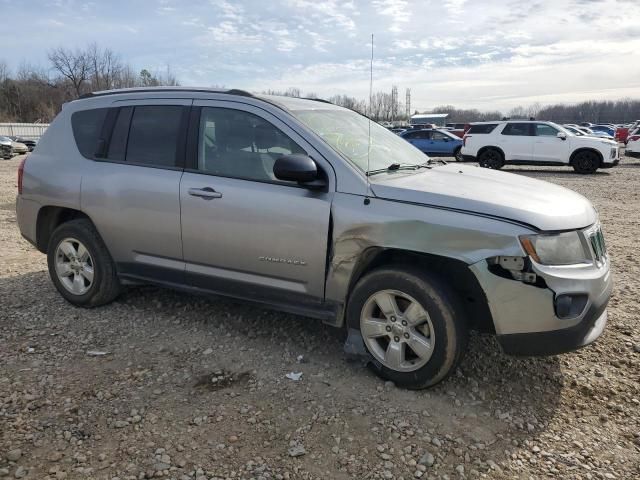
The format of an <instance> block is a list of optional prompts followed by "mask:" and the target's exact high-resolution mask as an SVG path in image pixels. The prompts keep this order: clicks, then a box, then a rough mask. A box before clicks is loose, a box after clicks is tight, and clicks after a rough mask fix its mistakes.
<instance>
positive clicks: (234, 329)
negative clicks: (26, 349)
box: [0, 271, 565, 438]
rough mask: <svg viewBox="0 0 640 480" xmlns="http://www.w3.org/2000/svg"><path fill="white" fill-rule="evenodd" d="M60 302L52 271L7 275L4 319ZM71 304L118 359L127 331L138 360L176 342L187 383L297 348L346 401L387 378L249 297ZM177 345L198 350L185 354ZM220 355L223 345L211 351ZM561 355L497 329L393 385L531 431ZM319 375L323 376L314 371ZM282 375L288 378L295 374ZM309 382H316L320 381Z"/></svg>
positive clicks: (0, 286) (260, 364)
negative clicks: (447, 369) (424, 380)
mask: <svg viewBox="0 0 640 480" xmlns="http://www.w3.org/2000/svg"><path fill="white" fill-rule="evenodd" d="M58 303H61V304H64V303H65V302H64V300H63V299H62V298H61V297H60V296H59V295H58V293H57V292H56V291H55V289H54V287H53V285H52V284H51V283H50V280H49V278H48V274H47V272H44V271H41V272H33V273H28V274H24V275H18V276H13V277H4V278H0V312H1V313H0V322H12V323H13V320H14V319H16V320H17V321H22V322H23V323H24V320H19V319H20V317H19V316H20V315H22V313H21V310H22V308H23V307H24V306H25V305H32V306H36V308H37V310H38V311H40V315H38V317H37V319H36V318H35V317H34V319H32V320H30V322H32V321H35V322H37V323H42V324H43V325H44V324H47V323H49V322H52V323H55V322H56V321H57V320H56V318H55V315H56V314H55V313H51V314H49V313H48V312H49V309H50V308H51V309H52V310H51V311H52V312H56V311H60V306H61V305H58ZM70 313H71V316H72V318H73V319H72V320H71V323H70V324H69V326H68V327H65V328H71V329H72V330H75V331H76V332H79V331H81V332H86V334H87V335H90V334H91V335H93V336H94V338H95V340H96V341H100V342H102V343H103V344H104V347H105V348H107V349H109V350H110V351H111V352H113V358H115V359H118V358H127V359H128V360H131V359H130V358H129V357H128V356H129V355H132V353H133V352H132V351H130V350H121V351H119V350H118V349H119V348H120V345H119V344H120V342H122V341H124V340H123V339H126V343H127V344H128V345H138V346H139V347H137V348H139V349H140V350H141V351H142V353H139V355H141V356H139V357H138V359H137V360H136V361H137V362H138V363H140V364H143V363H150V364H162V362H163V361H169V360H167V359H166V358H165V359H164V360H163V357H170V356H171V355H174V354H173V353H169V354H167V352H172V351H175V355H178V357H179V359H180V362H185V365H189V364H191V363H193V364H194V365H198V370H200V375H199V376H198V377H196V378H195V379H194V380H195V385H194V383H192V382H190V388H194V387H195V388H197V389H203V390H211V391H215V390H218V389H226V388H229V387H232V386H233V385H234V384H244V383H245V382H246V381H247V380H248V379H249V374H248V373H230V371H231V370H232V369H233V370H235V367H236V366H237V367H240V363H241V362H242V363H244V365H243V366H242V368H243V369H245V370H243V372H246V371H247V370H246V369H248V370H252V369H255V370H257V371H259V372H260V376H263V375H268V376H274V377H275V378H282V377H283V376H284V372H287V371H290V370H291V369H292V368H293V369H302V366H301V365H297V363H299V362H296V357H297V356H298V355H304V357H305V364H306V365H305V366H304V371H305V377H304V378H305V382H315V385H316V387H315V388H318V389H321V388H326V387H325V386H323V385H326V386H329V385H331V386H332V388H333V387H334V386H335V387H336V388H338V389H339V390H338V391H339V392H340V395H339V396H340V397H341V399H340V400H339V402H340V403H349V402H350V401H351V400H352V398H351V397H354V396H355V397H354V398H358V397H359V396H361V395H362V394H363V392H367V391H369V392H371V393H372V394H373V393H375V391H376V388H377V387H379V386H380V385H382V382H380V381H378V380H377V379H375V378H374V377H373V374H371V373H368V370H367V369H363V368H362V366H361V365H360V364H358V363H357V362H347V361H345V356H344V354H343V350H342V347H343V342H344V331H343V330H340V329H335V328H333V327H329V326H327V325H324V324H322V323H321V322H320V321H317V320H314V319H309V318H304V317H299V316H294V315H289V314H284V313H280V312H276V311H271V310H266V309H263V308H260V307H256V306H252V305H249V304H246V303H239V302H238V303H237V302H234V301H231V300H226V299H218V298H210V297H200V296H194V295H189V294H184V293H179V292H174V291H170V290H164V289H160V288H155V287H147V286H144V287H132V288H129V289H127V291H126V292H125V293H124V294H123V295H122V296H121V297H120V298H119V299H118V300H116V301H115V302H114V303H113V304H111V305H108V306H104V307H99V308H96V309H90V310H85V309H81V308H72V309H71V310H70ZM132 316H135V321H133V320H132V319H131V317H132ZM105 318H106V319H108V323H105V321H106V320H105ZM177 319H180V320H179V322H178V323H176V321H177ZM1 328H2V325H0V329H1ZM106 328H108V330H105V329H106ZM218 333H223V334H224V336H225V338H226V339H228V342H227V343H228V345H229V348H231V350H222V351H220V350H214V352H217V354H219V355H220V357H219V358H224V359H225V361H227V362H228V363H229V365H228V366H227V365H224V364H220V365H219V369H216V370H208V371H205V372H203V371H202V370H201V368H200V367H201V362H202V360H199V359H202V358H210V357H203V356H202V353H200V352H202V351H204V349H205V348H206V347H207V346H208V345H210V344H209V343H207V341H210V339H211V338H215V336H216V334H218ZM167 342H169V344H170V345H169V344H167ZM159 346H163V348H162V349H160V348H157V347H159ZM245 348H246V349H248V350H247V351H251V352H253V353H251V354H250V356H247V354H245V353H243V352H244V350H245ZM172 349H176V350H172ZM194 349H195V350H194ZM180 352H194V353H193V354H188V355H187V356H186V357H185V356H184V353H180ZM196 352H198V353H196ZM124 355H126V357H125V356H124ZM191 355H196V356H195V357H190V356H191ZM215 356H216V353H214V354H213V355H212V356H211V359H212V360H213V357H215ZM178 357H176V358H178ZM561 358H562V357H544V358H516V357H509V356H506V355H504V354H503V353H502V351H501V350H500V348H499V346H498V344H497V341H496V340H495V339H494V338H493V337H490V336H480V335H472V337H471V339H470V342H469V350H468V353H467V355H466V357H465V359H464V360H463V362H462V363H461V365H460V367H459V370H458V372H457V373H456V374H454V375H452V377H451V378H450V379H448V380H446V381H445V382H443V383H441V384H439V385H438V386H436V387H435V388H433V389H431V390H429V391H425V392H408V391H403V390H399V389H393V390H392V391H390V392H389V393H388V394H389V395H390V398H391V399H395V400H396V401H398V403H401V402H403V401H405V400H407V401H410V402H416V400H419V402H418V403H416V404H415V405H416V406H415V408H423V407H427V408H431V407H429V406H433V408H436V407H435V403H434V402H436V403H437V404H441V405H445V407H442V408H445V409H448V408H450V407H447V406H446V405H451V404H452V399H455V400H461V402H462V403H461V406H460V408H459V410H460V411H462V412H465V414H470V415H473V416H474V417H475V418H477V420H476V421H475V422H477V423H480V424H483V422H487V421H488V420H483V419H487V417H491V418H492V419H494V420H495V421H497V422H506V424H507V425H509V426H511V427H512V428H514V429H515V430H516V431H517V432H520V433H522V435H523V437H524V438H531V437H534V436H537V435H538V434H539V433H540V432H541V431H544V430H545V429H546V426H547V425H548V424H549V422H550V421H551V419H552V418H553V417H554V416H555V415H556V412H557V410H558V407H559V404H560V400H561V391H562V389H563V386H564V381H565V380H564V378H563V374H562V370H561ZM170 361H177V360H170ZM194 362H195V363H194ZM307 362H309V363H307ZM266 365H268V366H266ZM227 367H234V368H227ZM265 369H266V370H265ZM314 377H315V378H316V380H312V378H314ZM282 381H284V382H285V384H286V385H289V384H288V383H286V382H288V380H282ZM305 384H306V385H308V386H311V387H312V388H314V384H313V383H305ZM176 385H179V383H177V384H176ZM319 391H320V390H319ZM322 391H324V390H322ZM452 392H453V393H454V395H453V396H452ZM421 405H422V406H421ZM453 408H454V410H456V408H455V407H453ZM418 411H419V410H418ZM494 420H492V421H494ZM505 426H506V425H505Z"/></svg>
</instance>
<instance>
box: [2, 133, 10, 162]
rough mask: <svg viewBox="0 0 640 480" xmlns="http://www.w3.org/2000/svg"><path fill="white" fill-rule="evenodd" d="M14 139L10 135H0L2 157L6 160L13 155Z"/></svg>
mask: <svg viewBox="0 0 640 480" xmlns="http://www.w3.org/2000/svg"><path fill="white" fill-rule="evenodd" d="M12 143H13V142H12V141H11V139H10V138H9V137H0V157H2V158H4V159H5V160H8V159H10V158H11V157H13V148H12V146H11V145H12Z"/></svg>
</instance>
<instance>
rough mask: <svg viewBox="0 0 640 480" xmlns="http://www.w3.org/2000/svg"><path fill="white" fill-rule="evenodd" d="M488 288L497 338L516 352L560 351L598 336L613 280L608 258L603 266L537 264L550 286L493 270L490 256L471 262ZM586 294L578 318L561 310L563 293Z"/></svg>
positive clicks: (541, 353)
mask: <svg viewBox="0 0 640 480" xmlns="http://www.w3.org/2000/svg"><path fill="white" fill-rule="evenodd" d="M470 268H471V270H472V271H473V273H474V274H475V275H476V277H477V279H478V281H479V282H480V285H481V286H482V288H483V289H484V291H485V294H486V296H487V301H488V303H489V309H490V311H491V314H492V317H493V323H494V326H495V330H496V334H497V337H498V341H499V342H500V345H501V346H502V349H503V350H504V351H505V353H508V354H511V355H555V354H558V353H564V352H570V351H572V350H576V349H578V348H581V347H584V346H586V345H588V344H589V343H592V342H593V341H595V340H596V339H597V338H598V337H599V336H600V335H601V334H602V332H603V331H604V328H605V325H606V322H607V312H606V307H607V304H608V302H609V298H610V296H611V290H612V288H613V281H612V276H611V272H610V269H609V261H608V260H605V261H604V262H603V263H602V264H600V265H589V266H567V267H549V266H542V265H534V266H533V270H534V272H535V273H536V275H537V276H539V277H541V278H542V279H543V280H544V284H545V285H546V286H545V287H540V286H535V285H531V284H527V283H523V282H521V281H518V280H513V279H510V278H504V277H501V276H498V275H495V274H494V273H492V272H490V271H489V268H488V264H487V262H486V261H482V262H478V263H476V264H474V265H472V266H471V267H470ZM567 294H571V295H586V296H587V302H586V304H585V306H584V308H583V310H582V312H581V313H580V314H579V315H577V316H575V317H573V318H560V317H558V315H557V314H556V305H555V302H556V299H557V298H558V297H559V296H561V295H567Z"/></svg>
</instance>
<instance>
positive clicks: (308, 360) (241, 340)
mask: <svg viewBox="0 0 640 480" xmlns="http://www.w3.org/2000/svg"><path fill="white" fill-rule="evenodd" d="M18 163H19V159H18V158H15V159H13V160H10V161H2V162H0V241H1V245H2V249H1V250H0V367H1V368H0V477H8V478H30V479H43V478H44V479H64V478H69V479H71V478H74V479H75V478H77V479H110V480H113V479H142V478H151V477H154V478H155V477H163V478H174V479H193V478H195V479H198V480H202V479H207V480H209V479H213V478H215V479H217V478H243V479H245V478H246V479H249V478H255V479H274V478H275V479H294V478H301V479H312V478H314V479H320V478H323V479H325V478H327V479H328V478H331V479H346V478H357V479H377V478H397V479H401V478H404V479H410V478H428V479H433V478H441V479H452V480H453V479H460V478H491V479H503V478H505V479H506V478H510V479H511V478H524V479H529V478H547V477H557V478H563V479H574V478H575V479H591V478H594V479H600V478H605V479H610V478H611V479H637V478H639V477H640V415H639V413H640V333H639V332H638V328H637V325H638V317H639V316H640V306H639V303H638V298H639V296H640V280H639V278H640V263H639V260H638V256H637V245H638V242H637V238H638V236H639V234H640V225H639V222H640V219H639V217H638V213H637V212H638V210H639V209H640V161H639V160H632V159H629V158H624V160H623V163H622V165H621V166H619V167H617V168H614V169H612V170H609V171H604V172H601V173H598V174H596V175H592V176H579V175H576V174H574V173H572V171H570V170H568V169H563V168H547V169H535V168H522V167H518V168H507V170H510V171H514V172H518V173H520V174H524V175H530V176H533V177H537V178H542V179H545V180H548V181H551V182H554V183H558V184H561V185H564V186H567V187H569V188H572V189H574V190H577V191H579V192H580V193H582V194H584V195H585V196H587V197H588V198H589V199H590V200H591V201H593V202H594V204H595V205H596V206H597V208H598V210H599V211H600V217H601V220H602V222H603V224H604V230H605V234H606V238H607V242H608V247H609V251H610V253H611V255H612V257H613V269H614V271H615V279H616V287H615V290H614V294H613V298H612V300H611V303H610V308H609V315H610V316H609V319H610V323H609V326H608V328H607V330H606V331H605V334H604V336H603V337H602V338H601V339H600V340H599V341H598V342H597V343H596V344H594V345H592V346H590V347H588V348H586V349H583V350H581V351H579V352H575V353H571V354H567V355H562V356H557V357H550V358H535V359H518V358H512V357H507V356H505V355H503V354H502V353H501V351H500V350H499V348H498V346H497V344H496V341H495V340H494V339H493V338H491V337H487V336H482V337H480V336H474V337H472V339H471V342H470V352H469V354H468V355H467V357H466V358H465V360H464V361H463V363H462V364H461V366H460V368H459V370H458V371H457V372H456V374H455V375H454V376H453V377H452V378H451V379H449V380H448V381H446V382H444V383H442V384H440V385H439V386H437V387H436V388H434V389H432V390H430V391H420V392H412V391H404V390H400V389H397V388H395V387H394V386H393V385H392V384H389V383H386V384H385V383H384V382H382V381H381V380H379V379H378V378H377V377H375V376H374V375H373V374H372V373H371V372H370V371H369V370H368V369H367V368H364V367H363V366H362V365H361V364H359V363H357V362H356V363H353V362H351V363H350V362H348V361H347V360H346V359H345V357H344V355H343V353H342V343H343V338H344V337H343V332H341V331H338V330H335V329H332V328H331V327H328V326H324V325H322V324H321V323H319V322H316V321H313V320H309V319H306V318H302V317H296V316H292V315H286V314H282V313H278V312H272V311H267V310H262V309H259V308H255V307H251V306H247V305H243V304H238V303H234V302H231V301H226V300H212V299H204V298H200V297H194V296H189V295H185V294H180V293H174V292H170V291H165V290H161V289H156V288H151V287H141V288H135V289H131V290H129V291H128V292H127V293H126V294H124V295H123V296H122V297H121V298H119V299H118V300H117V301H116V302H115V303H113V304H112V305H109V306H107V307H102V308H98V309H93V310H82V309H78V308H74V307H72V306H70V305H69V304H67V303H65V302H64V301H63V299H62V297H61V296H60V295H58V294H57V292H56V291H55V290H54V287H53V285H52V284H51V282H50V281H49V278H48V274H47V272H46V263H45V257H44V256H43V255H41V254H40V253H38V252H36V251H35V249H34V248H33V247H31V246H30V245H29V244H28V243H27V242H26V241H24V240H23V239H22V238H21V237H20V235H19V233H18V228H17V225H16V216H15V210H14V196H15V192H16V171H17V166H18ZM523 194H526V192H523ZM88 352H94V353H95V352H100V353H106V354H105V355H96V354H93V355H92V354H90V353H88ZM289 372H303V376H302V378H301V380H300V381H292V380H289V379H287V378H285V375H286V374H287V373H289ZM212 379H214V380H215V381H212Z"/></svg>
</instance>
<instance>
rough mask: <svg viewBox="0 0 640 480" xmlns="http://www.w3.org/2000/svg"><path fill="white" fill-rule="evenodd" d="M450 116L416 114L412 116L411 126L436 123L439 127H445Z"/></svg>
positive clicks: (445, 114) (442, 114) (443, 114)
mask: <svg viewBox="0 0 640 480" xmlns="http://www.w3.org/2000/svg"><path fill="white" fill-rule="evenodd" d="M448 116H449V114H448V113H416V114H415V115H411V125H416V124H421V123H434V124H436V125H437V126H439V127H444V124H445V122H446V121H447V117H448Z"/></svg>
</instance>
